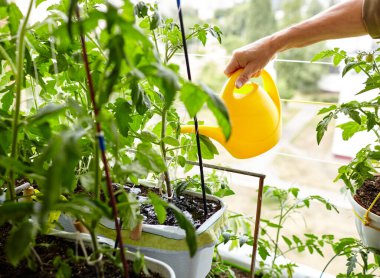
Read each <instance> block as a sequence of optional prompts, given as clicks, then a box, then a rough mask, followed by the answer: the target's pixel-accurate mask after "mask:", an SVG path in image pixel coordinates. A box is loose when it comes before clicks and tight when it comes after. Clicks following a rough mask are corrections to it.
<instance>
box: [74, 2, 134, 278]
mask: <svg viewBox="0 0 380 278" xmlns="http://www.w3.org/2000/svg"><path fill="white" fill-rule="evenodd" d="M76 15H77V18H78V20H79V21H80V14H79V8H77V9H76ZM80 40H81V45H82V56H83V62H84V65H85V68H86V75H87V82H88V89H89V91H90V97H91V102H92V106H93V109H94V114H95V123H96V136H97V138H98V143H99V149H100V151H101V157H102V161H103V165H104V172H105V176H106V183H107V189H108V194H109V195H110V201H111V206H112V212H113V217H114V221H115V228H116V235H117V241H118V242H119V248H120V258H121V261H122V264H123V269H124V277H125V278H128V276H129V272H128V264H127V261H126V258H125V251H124V244H123V239H122V236H121V227H120V224H119V220H118V218H119V217H118V211H117V206H116V198H115V195H114V194H113V190H112V181H111V175H110V171H109V166H108V161H107V157H106V152H105V142H104V134H103V132H102V127H101V125H100V122H99V121H98V115H99V108H98V107H97V105H96V100H95V89H94V84H93V82H92V76H91V72H90V65H89V61H88V57H87V49H86V42H85V39H84V32H83V27H82V25H80Z"/></svg>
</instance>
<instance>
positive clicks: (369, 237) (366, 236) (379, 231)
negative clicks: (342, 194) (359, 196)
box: [348, 194, 380, 250]
mask: <svg viewBox="0 0 380 278" xmlns="http://www.w3.org/2000/svg"><path fill="white" fill-rule="evenodd" d="M348 199H349V201H350V203H351V205H352V207H353V209H354V211H355V213H356V214H357V216H360V217H361V218H363V217H364V214H365V213H366V211H367V210H366V209H365V208H363V207H362V206H361V205H359V204H358V203H357V202H356V201H355V199H354V198H353V197H352V196H351V194H349V196H348ZM357 216H356V217H355V224H356V229H357V230H358V233H359V236H360V238H361V240H362V241H363V244H364V245H365V246H368V247H371V248H375V249H378V250H380V216H378V215H376V214H374V213H372V212H370V213H369V215H368V216H369V222H370V223H369V225H368V226H366V225H364V224H363V222H362V221H360V219H359V218H358V217H357Z"/></svg>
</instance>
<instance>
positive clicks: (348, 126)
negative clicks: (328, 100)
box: [314, 48, 380, 250]
mask: <svg viewBox="0 0 380 278" xmlns="http://www.w3.org/2000/svg"><path fill="white" fill-rule="evenodd" d="M326 57H333V61H334V64H335V65H338V64H344V67H343V72H342V75H343V76H345V75H346V74H347V73H348V72H356V73H361V74H363V75H364V76H365V77H366V81H365V82H364V87H363V88H362V89H361V90H360V91H359V92H357V94H365V93H367V92H369V91H373V92H378V91H379V88H380V71H379V67H378V63H379V61H380V55H379V49H376V50H374V51H371V52H359V53H357V55H356V56H355V57H353V56H349V55H347V53H346V52H345V51H343V50H340V49H337V48H336V49H334V50H328V51H324V52H321V53H320V54H317V55H316V57H315V58H314V60H318V59H323V58H326ZM379 100H380V97H379V96H378V95H376V96H375V97H373V98H372V97H371V98H370V97H368V100H365V101H359V100H353V101H350V102H347V103H342V104H340V105H332V106H330V107H327V108H323V109H321V110H320V111H319V114H320V115H324V117H323V119H322V120H321V121H320V122H319V123H318V125H317V141H318V143H319V142H320V141H321V140H322V137H323V135H324V133H325V131H326V130H327V127H328V125H329V124H330V122H331V120H333V119H336V118H337V117H338V116H339V115H345V116H346V117H348V119H349V121H347V122H345V123H343V124H340V125H339V126H338V127H339V128H340V129H341V130H342V138H343V140H349V139H350V138H351V137H353V136H354V135H355V134H357V133H359V132H368V133H372V134H373V135H374V136H375V139H374V141H373V143H371V144H368V145H367V146H364V147H363V148H362V149H361V150H359V151H358V152H357V153H356V156H355V158H354V159H353V160H352V161H351V162H350V163H349V164H348V165H345V166H342V167H340V168H339V170H338V172H339V173H338V176H337V178H336V181H337V180H342V181H343V182H344V184H345V186H346V188H347V189H348V191H349V193H350V194H349V200H350V203H351V204H352V206H353V209H354V213H355V223H356V227H357V230H358V233H359V235H360V237H361V239H362V241H363V243H364V245H366V246H367V247H371V248H375V249H378V250H379V249H380V202H379V197H380V184H379V178H378V176H377V173H378V170H377V168H378V165H379V159H380V152H379V151H380V137H379V124H380V119H379V115H378V110H379Z"/></svg>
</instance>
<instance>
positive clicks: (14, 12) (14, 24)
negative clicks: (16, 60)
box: [7, 3, 23, 36]
mask: <svg viewBox="0 0 380 278" xmlns="http://www.w3.org/2000/svg"><path fill="white" fill-rule="evenodd" d="M7 8H8V17H9V18H8V22H9V30H10V31H11V35H12V36H16V35H17V32H18V29H19V26H20V22H22V18H23V15H22V13H21V11H20V9H19V8H18V7H17V5H16V4H15V3H10V4H8V5H7Z"/></svg>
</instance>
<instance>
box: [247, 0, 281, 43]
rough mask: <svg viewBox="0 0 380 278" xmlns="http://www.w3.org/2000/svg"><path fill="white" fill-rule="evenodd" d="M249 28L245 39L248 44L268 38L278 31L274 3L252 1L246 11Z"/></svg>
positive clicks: (266, 0) (264, 0) (259, 0)
mask: <svg viewBox="0 0 380 278" xmlns="http://www.w3.org/2000/svg"><path fill="white" fill-rule="evenodd" d="M246 12H247V17H245V19H246V20H247V23H248V24H247V26H246V28H245V37H246V38H247V41H248V42H253V41H256V40H258V39H261V38H263V37H265V36H268V35H270V34H272V33H273V32H275V31H276V29H277V26H276V19H275V16H274V10H273V9H272V2H271V1H268V0H250V1H249V8H248V10H247V11H246Z"/></svg>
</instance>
